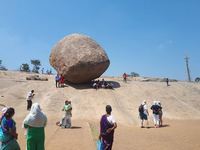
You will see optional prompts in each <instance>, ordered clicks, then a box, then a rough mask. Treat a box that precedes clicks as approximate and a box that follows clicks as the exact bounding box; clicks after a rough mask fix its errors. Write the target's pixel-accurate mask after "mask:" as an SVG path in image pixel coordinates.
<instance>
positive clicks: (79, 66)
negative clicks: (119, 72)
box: [50, 34, 110, 83]
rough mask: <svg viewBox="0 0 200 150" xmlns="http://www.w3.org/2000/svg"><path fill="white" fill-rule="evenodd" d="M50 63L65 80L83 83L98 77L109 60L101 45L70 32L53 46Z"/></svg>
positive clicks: (104, 69)
mask: <svg viewBox="0 0 200 150" xmlns="http://www.w3.org/2000/svg"><path fill="white" fill-rule="evenodd" d="M50 64H51V65H52V66H53V67H54V69H55V70H56V71H57V72H58V73H59V74H62V75H64V77H65V80H66V81H68V82H71V83H85V82H88V81H91V80H93V79H96V78H98V77H100V76H101V75H102V74H103V73H104V72H105V71H106V69H107V68H108V66H109V64H110V61H109V58H108V56H107V54H106V53H105V51H104V50H103V49H102V48H101V46H100V45H99V44H97V43H96V42H95V41H94V40H92V39H91V38H90V37H88V36H85V35H81V34H71V35H69V36H66V37H64V38H63V39H62V40H60V41H59V42H58V43H57V44H56V45H55V46H54V47H53V49H52V51H51V54H50Z"/></svg>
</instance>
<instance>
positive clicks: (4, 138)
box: [0, 107, 20, 150]
mask: <svg viewBox="0 0 200 150" xmlns="http://www.w3.org/2000/svg"><path fill="white" fill-rule="evenodd" d="M14 114H15V110H14V108H12V107H10V108H8V109H7V110H6V112H5V113H4V115H3V116H2V119H1V127H0V143H1V144H0V149H1V150H20V147H19V144H18V142H17V138H18V134H17V132H16V123H15V121H14V119H13V116H14Z"/></svg>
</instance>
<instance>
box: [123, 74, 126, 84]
mask: <svg viewBox="0 0 200 150" xmlns="http://www.w3.org/2000/svg"><path fill="white" fill-rule="evenodd" d="M123 80H124V82H126V81H127V74H126V73H124V74H123Z"/></svg>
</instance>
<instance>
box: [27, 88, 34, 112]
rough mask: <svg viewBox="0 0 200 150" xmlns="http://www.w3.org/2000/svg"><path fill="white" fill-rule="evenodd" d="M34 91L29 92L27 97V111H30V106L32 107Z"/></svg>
mask: <svg viewBox="0 0 200 150" xmlns="http://www.w3.org/2000/svg"><path fill="white" fill-rule="evenodd" d="M34 95H35V94H34V90H31V91H30V92H29V93H28V95H27V98H26V100H27V110H30V109H31V106H32V99H33V97H34Z"/></svg>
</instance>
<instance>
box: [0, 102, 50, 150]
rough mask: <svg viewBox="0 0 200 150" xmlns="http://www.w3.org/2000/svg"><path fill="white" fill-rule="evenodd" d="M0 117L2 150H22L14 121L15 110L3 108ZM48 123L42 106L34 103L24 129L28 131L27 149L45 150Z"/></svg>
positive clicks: (0, 147) (24, 122) (24, 123)
mask: <svg viewBox="0 0 200 150" xmlns="http://www.w3.org/2000/svg"><path fill="white" fill-rule="evenodd" d="M1 113H2V114H1V117H0V143H1V144H0V149H1V150H20V146H19V144H18V142H17V138H18V134H17V132H16V122H15V121H14V119H13V116H14V114H15V110H14V108H12V107H10V108H7V107H5V108H3V109H2V112H1ZM46 123H47V117H46V115H45V114H44V113H43V112H42V111H41V108H40V105H39V104H38V103H34V104H33V105H32V106H31V110H30V112H29V114H28V115H27V116H26V118H25V119H24V121H23V125H22V126H23V128H24V129H25V130H26V131H25V132H26V149H27V150H44V149H45V148H44V141H45V132H44V127H45V126H46Z"/></svg>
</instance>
